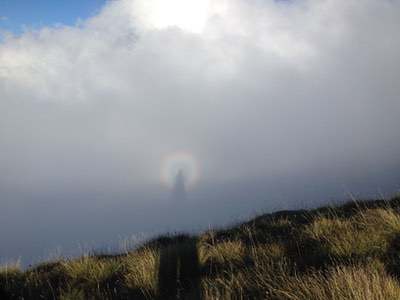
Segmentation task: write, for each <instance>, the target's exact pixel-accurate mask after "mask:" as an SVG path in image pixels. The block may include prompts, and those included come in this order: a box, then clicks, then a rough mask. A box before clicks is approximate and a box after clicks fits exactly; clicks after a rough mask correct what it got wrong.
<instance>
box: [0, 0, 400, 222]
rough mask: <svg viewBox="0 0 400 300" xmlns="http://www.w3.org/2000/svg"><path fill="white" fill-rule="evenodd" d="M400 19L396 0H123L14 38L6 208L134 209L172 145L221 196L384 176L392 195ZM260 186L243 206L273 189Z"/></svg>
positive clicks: (153, 185) (8, 45) (5, 46)
mask: <svg viewBox="0 0 400 300" xmlns="http://www.w3.org/2000/svg"><path fill="white" fill-rule="evenodd" d="M166 3H168V4H166ZM399 28H400V4H399V2H397V1H389V0H383V1H376V0H365V1H358V0H325V1H321V0H298V1H283V0H281V1H272V0H267V1H259V0H250V1H248V0H230V1H226V0H210V1H201V0H199V1H194V0H193V1H179V0H172V1H168V2H166V1H162V0H151V1H150V0H132V1H131V0H119V1H111V2H108V3H107V4H106V5H105V6H104V7H103V9H102V10H101V12H100V13H99V14H98V15H96V16H94V17H92V18H90V19H88V20H86V21H84V22H80V23H79V24H77V25H76V26H71V27H69V26H57V27H45V28H42V29H40V30H34V31H25V32H24V33H23V34H21V35H19V36H14V35H12V34H11V33H4V34H3V40H2V42H1V43H0V166H1V169H0V187H1V189H2V190H3V196H2V197H3V199H4V200H0V206H3V207H6V208H7V207H8V208H9V210H8V212H9V213H8V214H10V211H13V210H12V209H14V210H15V211H16V208H15V207H14V206H13V205H14V204H10V203H14V202H15V201H14V200H8V199H14V198H18V199H24V200H23V203H24V205H32V206H36V205H37V200H35V199H36V198H40V197H39V196H36V198H35V197H33V196H32V195H42V194H43V193H44V192H48V191H52V193H55V194H57V193H58V194H63V195H64V196H63V197H64V198H63V197H61V198H62V199H63V201H62V203H64V202H69V203H70V204H71V206H72V207H74V208H76V207H79V206H77V205H76V204H77V203H81V202H82V201H83V202H85V203H86V204H87V206H92V208H93V207H97V206H98V205H103V204H99V203H103V202H106V200H102V201H97V202H95V201H93V202H90V199H85V200H82V197H83V196H82V195H81V196H80V195H79V191H80V190H92V191H93V190H96V191H107V193H108V194H107V195H113V192H115V193H121V191H124V192H125V191H127V190H129V191H139V190H140V193H139V192H132V194H130V195H133V196H132V199H136V200H132V201H133V202H135V203H137V202H140V201H142V200H143V199H147V198H148V195H149V194H151V195H153V194H152V191H154V190H157V189H158V188H159V189H160V193H162V191H163V189H164V191H165V190H166V188H165V187H162V183H161V182H160V171H161V166H162V162H163V160H164V159H165V157H166V156H168V155H171V154H173V153H175V152H177V151H186V152H189V153H191V155H193V156H194V157H195V158H196V160H197V163H198V165H199V168H200V175H199V180H198V190H201V189H203V191H205V190H207V191H214V192H215V193H214V197H217V196H215V195H218V197H219V199H223V198H228V197H231V196H232V195H237V193H233V192H232V193H230V192H229V189H230V188H232V185H234V183H236V182H242V183H243V182H256V184H255V185H256V186H257V187H262V186H266V185H265V182H269V183H270V185H268V186H271V185H272V186H276V185H275V183H274V182H275V181H274V180H276V178H280V180H281V181H282V182H284V181H285V178H291V181H290V182H292V184H295V183H296V182H298V181H299V180H300V181H301V180H303V181H301V182H305V185H307V182H308V181H307V180H308V179H310V178H313V180H314V179H316V178H317V179H318V180H317V181H316V182H319V183H320V184H321V185H320V187H319V189H324V188H325V187H326V186H325V185H326V184H328V183H329V184H330V183H332V182H333V183H332V184H330V185H329V188H330V189H331V190H332V191H334V192H340V193H343V189H342V187H343V186H346V185H351V183H352V180H354V178H361V179H360V180H361V181H362V180H364V179H365V182H368V184H370V183H371V182H374V180H376V178H377V177H379V176H378V175H377V174H381V173H382V172H383V173H385V171H386V170H391V171H390V172H389V171H388V172H389V175H387V174H386V175H385V176H386V177H385V176H381V179H382V180H376V185H375V186H371V188H372V189H376V190H378V189H379V188H381V187H382V186H383V187H384V188H385V189H386V188H387V189H388V190H389V191H390V190H395V189H396V188H398V185H396V184H398V183H399V182H398V180H399V175H398V169H396V168H397V167H399V166H400V159H399V156H398V153H400V131H399V128H400V119H399V115H400V99H399V95H400V85H399V77H400V71H399V70H400V69H399V66H400V38H399V35H398V30H399ZM393 170H394V171H393ZM396 170H397V172H396ZM274 178H275V179H274ZM368 178H369V181H368ZM371 178H373V179H371ZM383 178H384V179H383ZM305 179H307V180H305ZM310 180H311V179H310ZM386 180H387V181H386ZM386 183H390V184H391V185H389V187H387V185H385V184H386ZM393 183H394V184H393ZM324 184H325V185H324ZM300 185H301V184H300ZM217 186H219V187H223V188H215V187H217ZM279 186H280V187H283V186H284V185H279ZM291 187H292V186H291V185H289V183H288V185H286V188H288V189H290V188H291ZM303 187H304V186H303ZM286 188H285V187H283V189H286ZM217 190H218V191H217ZM231 190H234V189H231ZM328 190H329V189H328V188H326V191H328ZM16 191H18V193H23V194H24V196H19V197H16V196H15V193H17V192H16ZM71 191H74V192H71ZM146 191H147V192H146ZM157 191H158V190H157ZM257 191H258V190H257V188H256V187H254V186H253V187H252V188H251V189H248V190H246V192H245V194H246V197H247V200H246V201H247V202H246V203H245V204H243V207H246V208H247V209H249V208H251V207H253V206H255V204H254V203H253V202H252V201H251V199H252V195H251V193H252V192H254V193H255V194H257V197H258V198H260V197H261V196H260V195H261V194H262V195H263V196H262V197H263V198H264V199H267V198H268V197H272V196H271V195H268V189H266V190H262V192H257ZM385 191H386V190H385ZM195 192H196V191H195V190H194V191H193V193H195ZM74 193H75V194H76V195H75V194H74ZM135 193H136V194H135ZM266 193H267V194H266ZM72 194H74V196H71V195H72ZM128 194H129V193H128ZM200 194H201V193H200ZM200 194H199V195H200ZM210 194H213V193H211V192H209V193H208V194H207V195H210ZM13 195H14V196H13ZM27 195H28V196H27ZM143 195H147V196H143ZM292 196H293V195H290V194H288V195H287V197H288V198H289V197H292ZM146 197H147V198H146ZM61 198H60V199H61ZM154 198H157V197H154ZM198 198H199V199H200V198H201V197H200V196H198ZM41 199H42V198H41ZM53 199H54V198H53ZM67 199H68V200H67ZM72 199H79V200H72ZM21 201H22V200H21ZM52 201H53V202H50V200H49V203H54V201H55V200H52ZM60 201H61V200H60ZM74 201H75V202H74ZM216 201H217V200H216ZM271 201H272V200H271ZM274 201H275V200H274ZM279 201H281V203H282V202H285V201H293V200H289V199H286V198H284V197H283V198H281V200H279ZM279 201H278V202H279ZM33 203H34V204H33ZM154 203H159V202H154ZM275 203H277V202H275ZM86 204H85V205H86ZM7 205H8V206H7ZM63 205H64V204H60V203H58V204H57V205H55V204H54V207H53V206H51V207H53V209H55V208H56V207H57V208H59V207H60V206H61V207H63ZM21 206H23V205H22V204H21ZM277 206H279V205H277ZM10 207H13V208H12V209H11V208H10ZM259 207H261V205H259ZM279 207H280V206H279ZM5 211H7V209H6V210H5ZM45 211H46V210H45ZM238 211H241V210H238ZM53 212H54V211H53ZM53 212H52V213H53ZM4 214H6V213H4ZM37 216H38V217H39V216H40V213H39V212H38V213H37ZM39 218H40V217H39ZM116 218H118V216H116ZM10 219H11V218H10ZM10 222H11V221H10ZM158 225H160V224H158ZM160 226H161V225H160Z"/></svg>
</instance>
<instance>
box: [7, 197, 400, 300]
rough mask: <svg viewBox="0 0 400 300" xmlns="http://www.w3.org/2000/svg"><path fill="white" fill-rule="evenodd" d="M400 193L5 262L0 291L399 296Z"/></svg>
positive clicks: (38, 295) (74, 295) (34, 294)
mask: <svg viewBox="0 0 400 300" xmlns="http://www.w3.org/2000/svg"><path fill="white" fill-rule="evenodd" d="M399 279H400V197H395V198H393V199H391V200H390V201H364V202H351V203H347V204H344V205H342V206H338V207H323V208H319V209H315V210H311V211H283V212H278V213H274V214H266V215H262V216H259V217H257V218H255V219H253V220H251V221H249V222H246V223H243V224H240V225H238V226H233V227H232V228H229V229H224V230H210V231H207V232H204V233H203V234H201V235H199V236H186V235H177V236H162V237H159V238H157V239H154V240H151V241H149V242H147V243H146V244H144V245H143V246H141V247H140V248H138V249H136V250H134V251H131V252H128V253H123V254H119V255H112V256H111V255H91V256H85V257H81V258H78V259H73V260H60V261H56V262H48V263H43V264H41V265H38V266H36V267H34V268H31V269H29V270H26V271H24V272H23V271H21V270H20V269H18V268H17V267H16V266H14V267H12V266H8V267H2V268H1V269H0V299H63V300H66V299H74V300H79V299H298V300H304V299H318V300H323V299H324V300H325V299H372V300H373V299H382V300H383V299H385V300H388V299H389V300H390V299H400V281H399Z"/></svg>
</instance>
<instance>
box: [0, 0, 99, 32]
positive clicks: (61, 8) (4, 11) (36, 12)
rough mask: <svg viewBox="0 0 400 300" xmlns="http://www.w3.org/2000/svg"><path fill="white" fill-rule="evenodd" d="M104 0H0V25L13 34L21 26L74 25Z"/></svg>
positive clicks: (96, 10)
mask: <svg viewBox="0 0 400 300" xmlns="http://www.w3.org/2000/svg"><path fill="white" fill-rule="evenodd" d="M105 2H106V0H84V1H82V0H0V29H3V30H4V29H5V30H9V31H12V32H14V33H16V34H18V33H20V32H22V31H23V28H24V26H28V27H31V28H32V27H33V28H40V27H43V26H48V25H54V24H65V25H73V24H75V23H76V21H77V20H79V19H86V18H87V17H89V16H92V15H94V14H95V13H96V12H98V11H99V9H100V8H101V7H102V6H103V5H104V3H105Z"/></svg>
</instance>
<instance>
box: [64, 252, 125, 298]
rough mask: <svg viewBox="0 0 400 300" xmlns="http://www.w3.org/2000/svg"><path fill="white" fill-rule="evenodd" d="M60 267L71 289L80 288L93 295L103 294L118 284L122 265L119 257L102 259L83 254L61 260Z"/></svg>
mask: <svg viewBox="0 0 400 300" xmlns="http://www.w3.org/2000/svg"><path fill="white" fill-rule="evenodd" d="M62 268H63V271H64V272H65V274H66V276H67V281H68V287H69V289H70V290H71V291H76V290H79V289H81V290H85V291H86V292H87V293H92V294H94V295H104V294H107V293H109V292H110V291H112V290H113V289H114V288H115V286H116V285H118V281H119V277H120V274H121V273H122V271H123V268H124V266H123V264H122V263H121V261H120V259H113V258H111V259H107V260H104V259H98V258H96V257H90V256H84V257H82V258H80V259H76V260H70V261H65V262H62ZM87 295H88V294H86V296H87Z"/></svg>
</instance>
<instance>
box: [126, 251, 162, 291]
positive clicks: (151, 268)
mask: <svg viewBox="0 0 400 300" xmlns="http://www.w3.org/2000/svg"><path fill="white" fill-rule="evenodd" d="M159 259H160V254H159V250H158V249H156V248H150V247H145V248H142V249H141V250H140V251H136V252H131V253H128V255H127V257H126V258H125V259H124V260H123V262H124V264H125V266H126V274H125V275H124V283H125V285H126V287H127V288H128V289H130V290H131V291H140V292H141V293H142V294H143V295H144V296H145V297H146V298H148V299H154V298H155V297H156V295H157V289H158V265H159Z"/></svg>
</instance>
